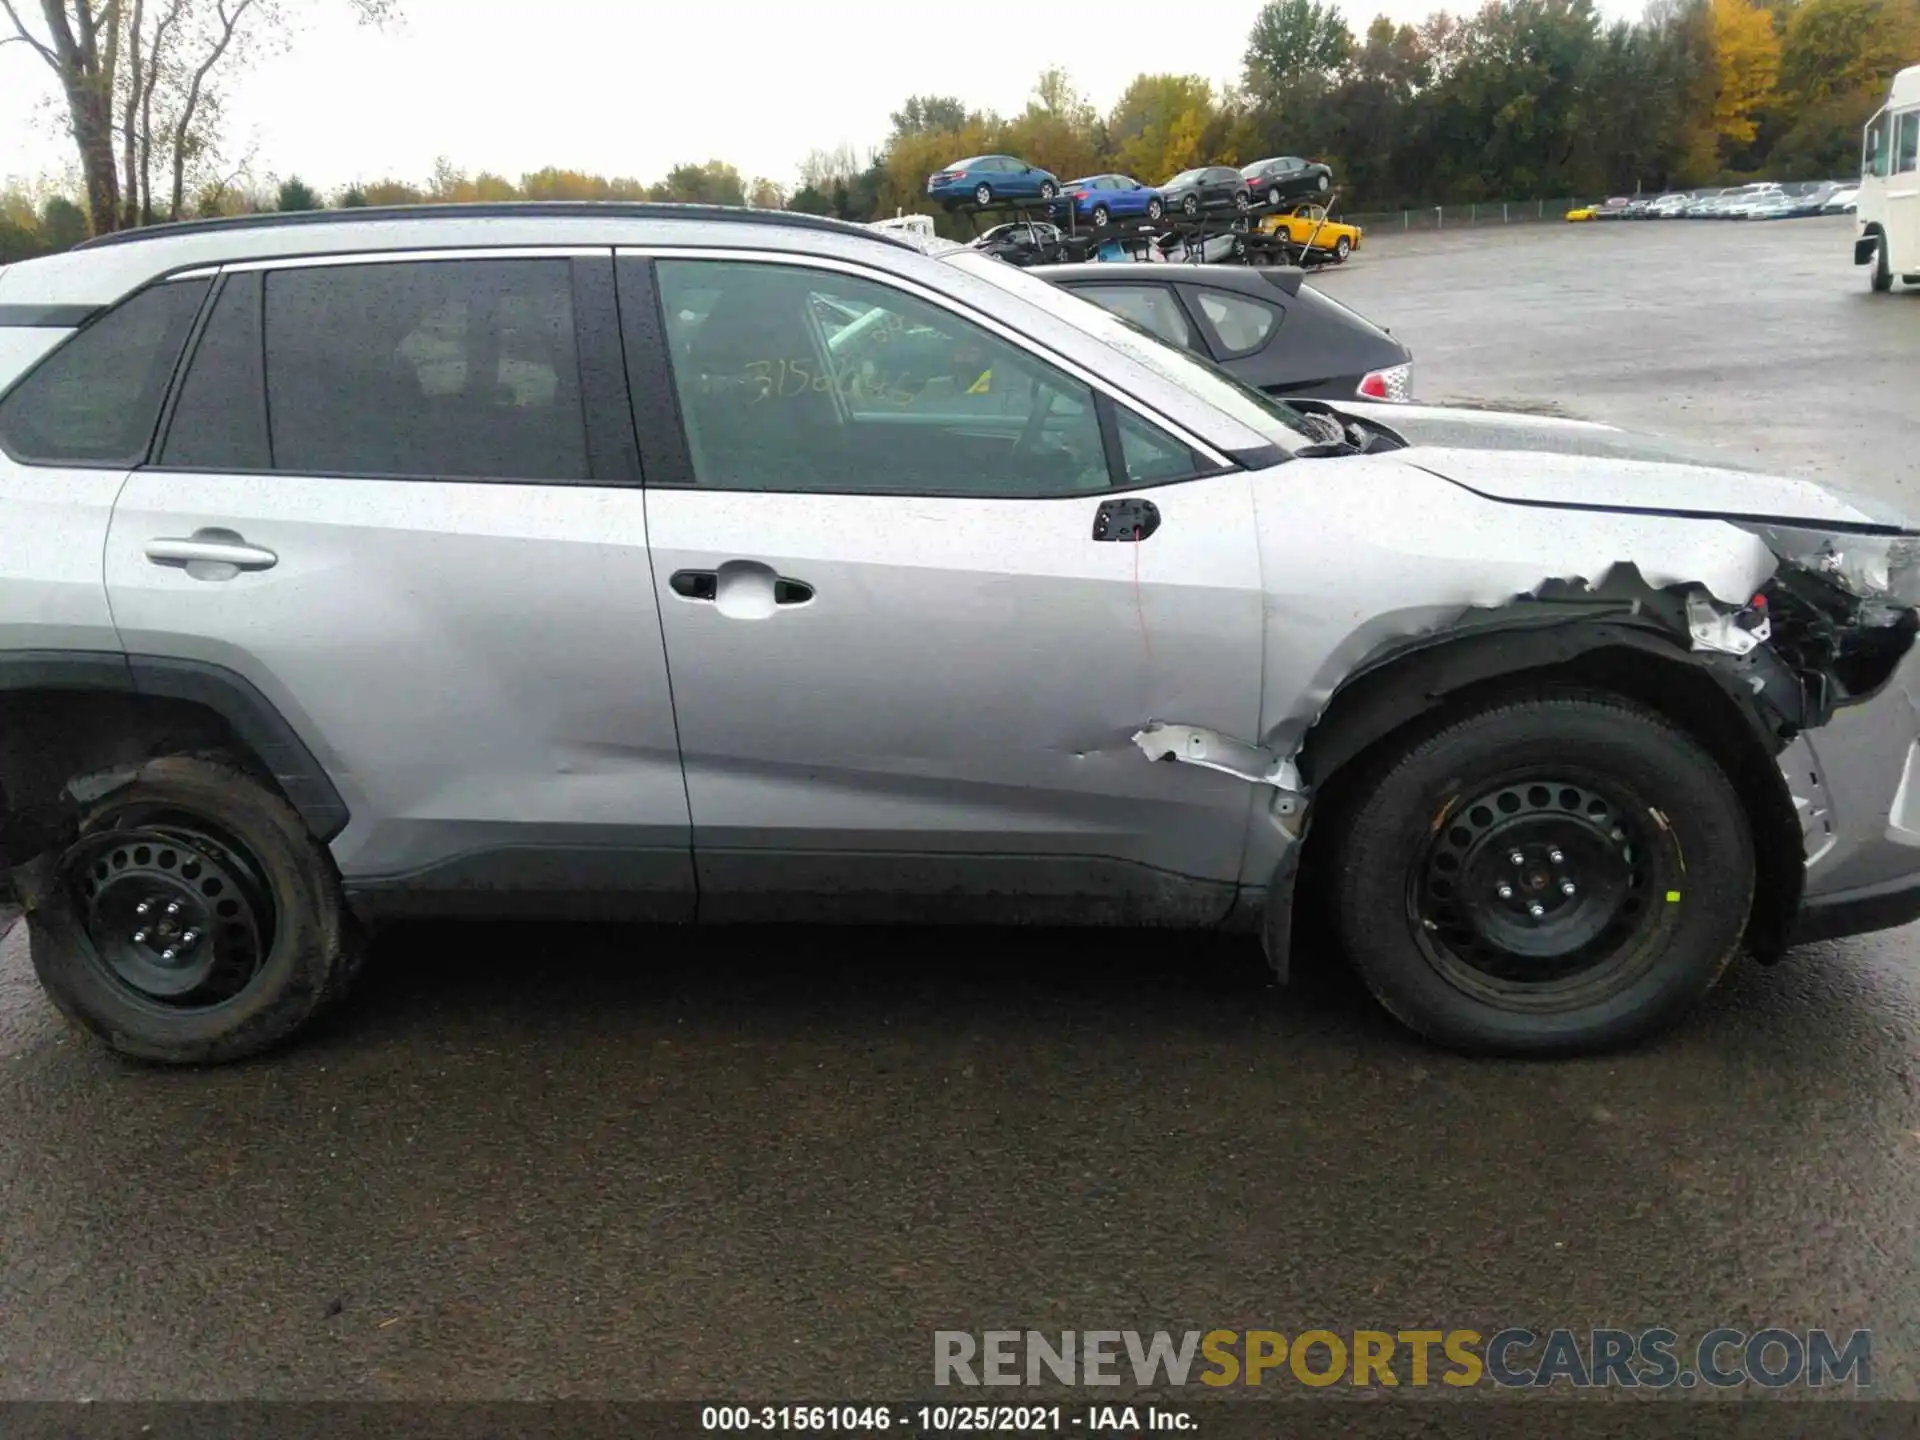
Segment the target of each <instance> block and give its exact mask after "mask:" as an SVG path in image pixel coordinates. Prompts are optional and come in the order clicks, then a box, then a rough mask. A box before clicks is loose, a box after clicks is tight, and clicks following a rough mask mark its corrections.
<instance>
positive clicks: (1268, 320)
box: [1191, 290, 1280, 355]
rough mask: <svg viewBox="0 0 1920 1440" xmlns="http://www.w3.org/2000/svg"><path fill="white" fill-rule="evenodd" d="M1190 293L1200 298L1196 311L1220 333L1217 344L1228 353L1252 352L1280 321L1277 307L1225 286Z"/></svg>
mask: <svg viewBox="0 0 1920 1440" xmlns="http://www.w3.org/2000/svg"><path fill="white" fill-rule="evenodd" d="M1191 293H1192V295H1193V298H1194V299H1195V300H1197V301H1199V302H1200V313H1201V314H1203V315H1205V316H1206V317H1207V323H1208V324H1209V325H1211V326H1213V333H1214V334H1215V335H1217V336H1219V337H1220V345H1221V348H1222V349H1223V350H1225V351H1226V353H1227V354H1229V355H1249V354H1252V353H1253V352H1254V351H1255V350H1258V349H1259V348H1260V347H1261V346H1262V345H1264V344H1266V343H1267V338H1268V337H1269V336H1270V335H1272V334H1273V331H1274V327H1275V326H1277V325H1278V324H1279V323H1280V312H1279V311H1278V310H1276V309H1274V308H1273V307H1272V306H1271V305H1263V304H1262V303H1261V302H1260V301H1258V300H1249V299H1248V298H1247V297H1246V296H1244V295H1231V294H1229V293H1227V292H1226V291H1225V290H1194V291H1192V292H1191Z"/></svg>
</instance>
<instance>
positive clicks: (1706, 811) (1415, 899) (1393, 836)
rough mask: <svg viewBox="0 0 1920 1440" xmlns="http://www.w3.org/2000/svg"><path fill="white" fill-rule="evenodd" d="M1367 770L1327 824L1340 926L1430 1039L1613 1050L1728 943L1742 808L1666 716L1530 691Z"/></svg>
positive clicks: (1607, 701)
mask: <svg viewBox="0 0 1920 1440" xmlns="http://www.w3.org/2000/svg"><path fill="white" fill-rule="evenodd" d="M1361 764H1362V770H1361V772H1359V773H1358V774H1357V775H1354V776H1348V777H1346V784H1345V785H1344V786H1337V787H1336V790H1337V791H1338V792H1340V793H1341V794H1343V795H1344V797H1345V798H1342V799H1340V800H1339V802H1338V804H1337V806H1336V807H1335V811H1334V813H1333V814H1332V815H1331V816H1329V817H1328V823H1329V824H1330V825H1331V826H1332V827H1333V834H1334V840H1333V844H1334V846H1335V849H1334V852H1333V859H1334V862H1335V868H1334V869H1333V870H1332V871H1331V872H1330V873H1331V874H1332V875H1333V876H1334V880H1333V887H1334V891H1335V894H1334V896H1333V901H1334V913H1335V916H1336V919H1337V923H1338V926H1339V930H1340V934H1341V937H1342V939H1343V941H1344V942H1345V946H1346V949H1347V951H1348V953H1349V954H1350V956H1351V957H1352V959H1353V961H1354V964H1355V966H1356V968H1357V969H1358V970H1359V971H1360V974H1361V976H1362V978H1363V979H1364V980H1365V981H1366V983H1367V986H1368V988H1369V989H1370V990H1372V991H1373V993H1374V995H1375V996H1376V997H1377V998H1378V999H1379V1000H1380V1002H1381V1003H1382V1004H1383V1005H1384V1006H1385V1007H1386V1008H1387V1010H1388V1011H1390V1012H1391V1013H1392V1014H1393V1015H1395V1016H1396V1017H1397V1018H1399V1019H1400V1020H1401V1021H1402V1022H1403V1023H1405V1024H1407V1025H1408V1026H1410V1027H1411V1028H1413V1029H1415V1030H1418V1031H1420V1032H1421V1033H1422V1034H1424V1035H1427V1036H1429V1037H1431V1038H1433V1039H1435V1040H1438V1041H1440V1042H1442V1043H1444V1044H1449V1045H1453V1046H1456V1047H1458V1048H1461V1049H1467V1050H1478V1051H1494V1052H1500V1053H1509V1054H1536V1055H1537V1054H1562V1053H1571V1052H1576V1051H1581V1050H1590V1049H1597V1048H1604V1047H1606V1046H1610V1045H1617V1044H1622V1043H1626V1042H1628V1041H1631V1040H1635V1039H1638V1038H1641V1037H1643V1036H1645V1035H1648V1034H1651V1033H1653V1032H1654V1031H1656V1030H1658V1029H1660V1028H1662V1027H1663V1026H1665V1025H1667V1024H1669V1023H1671V1022H1672V1021H1673V1020H1675V1019H1677V1018H1678V1017H1679V1016H1680V1015H1681V1014H1683V1013H1685V1011H1686V1010H1687V1009H1688V1008H1689V1007H1690V1006H1691V1005H1693V1004H1694V1002H1696V1001H1697V1000H1698V999H1699V997H1700V996H1701V995H1703V994H1705V993H1706V991H1707V990H1708V989H1709V988H1710V987H1711V986H1712V984H1713V983H1714V981H1715V980H1717V979H1718V978H1719V976H1720V974H1721V972H1722V971H1723V970H1724V969H1725V967H1726V965H1727V963H1728V962H1729V961H1730V960H1731V959H1732V957H1733V955H1734V953H1735V952H1736V951H1737V949H1738V947H1739V943H1740V938H1741V935H1742V933H1743V932H1744V930H1745V928H1746V920H1747V913H1748V909H1749V907H1750V905H1751V903H1752V896H1753V884H1754V865H1753V840H1752V836H1751V833H1750V830H1749V827H1748V822H1747V817H1746V812H1745V810H1744V809H1743V808H1742V806H1741V803H1740V799H1739V796H1738V795H1737V794H1736V793H1735V792H1734V789H1733V786H1732V785H1731V784H1730V783H1729V782H1728V780H1727V778H1726V776H1725V774H1724V773H1723V772H1722V771H1721V769H1720V767H1719V765H1718V764H1717V762H1716V761H1715V760H1714V758H1713V757H1712V756H1711V755H1710V754H1708V753H1707V752H1706V751H1705V750H1703V749H1702V748H1701V747H1700V745H1699V743H1698V742H1697V741H1695V740H1694V739H1693V738H1692V737H1691V736H1689V735H1688V734H1687V733H1686V732H1685V731H1683V730H1681V729H1680V728H1679V727H1677V726H1676V725H1674V724H1673V723H1672V722H1671V721H1669V720H1667V719H1666V718H1665V717H1663V716H1661V715H1658V714H1656V713H1654V712H1652V711H1650V710H1647V709H1645V708H1644V707H1642V706H1639V705H1636V704H1634V703H1632V702H1630V701H1627V700H1624V699H1622V698H1620V697H1617V696H1611V695H1603V694H1598V693H1595V692H1591V691H1580V690H1564V691H1563V690H1552V691H1545V692H1538V693H1533V694H1526V695H1520V696H1516V697H1513V698H1510V699H1508V700H1504V701H1500V702H1496V703H1491V704H1488V705H1486V706H1485V707H1484V708H1482V709H1479V710H1477V711H1474V712H1471V713H1466V714H1462V715H1458V716H1455V717H1453V718H1451V719H1450V720H1448V721H1446V722H1444V723H1438V724H1436V725H1435V726H1433V727H1431V728H1429V729H1428V730H1426V731H1424V732H1420V733H1416V734H1413V735H1411V736H1409V737H1408V738H1406V739H1405V740H1403V741H1401V742H1399V743H1398V744H1397V745H1390V746H1388V747H1384V748H1383V749H1381V750H1380V751H1378V752H1376V754H1375V755H1374V756H1373V757H1372V758H1370V759H1369V760H1367V761H1364V762H1361ZM1322 803H1326V802H1324V801H1323V802H1322Z"/></svg>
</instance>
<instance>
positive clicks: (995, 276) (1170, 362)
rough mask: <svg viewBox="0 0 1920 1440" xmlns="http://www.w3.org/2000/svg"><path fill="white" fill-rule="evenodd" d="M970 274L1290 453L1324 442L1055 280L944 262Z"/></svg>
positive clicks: (1294, 418)
mask: <svg viewBox="0 0 1920 1440" xmlns="http://www.w3.org/2000/svg"><path fill="white" fill-rule="evenodd" d="M946 258H947V263H948V264H950V265H957V266H959V267H960V268H961V269H963V270H965V271H966V272H967V273H968V274H970V275H977V276H979V277H980V278H981V279H982V280H986V281H990V282H991V283H992V284H994V285H997V286H999V287H1000V288H1001V289H1002V290H1006V291H1009V292H1010V293H1012V294H1015V295H1018V296H1019V297H1020V298H1021V299H1023V300H1029V301H1031V302H1032V303H1033V304H1035V305H1037V306H1039V307H1040V308H1041V309H1042V310H1044V311H1046V312H1047V313H1048V314H1049V315H1052V316H1053V317H1055V318H1056V319H1059V320H1065V321H1066V322H1067V323H1068V324H1070V325H1072V326H1073V327H1074V328H1075V329H1076V330H1081V331H1084V332H1085V333H1086V334H1088V335H1090V336H1092V337H1093V338H1094V339H1096V340H1099V341H1102V342H1104V343H1105V344H1108V345H1111V346H1112V347H1113V348H1114V349H1115V350H1118V351H1119V352H1120V353H1121V354H1123V355H1125V356H1126V357H1127V358H1128V359H1129V360H1133V361H1136V362H1137V363H1139V364H1141V365H1144V366H1146V367H1147V368H1148V369H1149V370H1151V371H1153V372H1154V373H1155V374H1156V375H1158V376H1160V377H1161V378H1162V379H1163V380H1167V381H1170V382H1171V383H1173V384H1175V385H1178V386H1180V387H1181V388H1182V389H1183V390H1186V391H1188V392H1190V393H1191V394H1193V395H1196V396H1198V397H1199V398H1200V399H1201V400H1203V401H1205V402H1206V403H1207V404H1209V405H1211V406H1213V407H1214V409H1216V410H1219V411H1220V412H1222V413H1223V414H1225V415H1227V416H1229V417H1231V418H1232V419H1233V420H1235V421H1237V422H1239V423H1240V424H1242V425H1244V426H1246V427H1247V428H1248V429H1250V430H1253V431H1255V432H1257V433H1258V434H1260V435H1261V436H1262V437H1264V438H1265V439H1267V440H1270V441H1272V442H1273V443H1274V444H1275V445H1278V446H1279V447H1280V448H1281V449H1282V450H1285V451H1287V452H1288V453H1289V454H1291V453H1292V452H1293V451H1295V450H1298V449H1300V448H1302V446H1303V444H1312V443H1314V442H1315V441H1318V440H1319V439H1321V438H1322V437H1321V435H1320V432H1319V431H1317V430H1315V429H1314V428H1313V427H1312V426H1311V425H1309V424H1308V423H1307V422H1306V420H1305V419H1304V418H1303V417H1302V415H1301V413H1300V412H1299V411H1298V410H1295V409H1294V408H1293V407H1292V406H1291V405H1287V404H1283V403H1282V402H1281V401H1278V400H1275V399H1272V398H1271V397H1269V396H1267V395H1263V394H1261V393H1260V392H1259V391H1258V390H1255V389H1254V388H1253V387H1252V386H1250V385H1243V384H1242V383H1241V382H1240V381H1238V380H1236V379H1234V378H1233V376H1231V375H1229V374H1228V373H1227V372H1226V371H1224V370H1222V369H1221V368H1220V367H1219V366H1217V365H1215V364H1214V363H1213V362H1212V361H1211V360H1203V359H1201V358H1200V357H1199V356H1197V355H1193V354H1190V353H1189V352H1187V351H1185V350H1180V349H1176V348H1175V347H1174V346H1172V345H1169V344H1167V343H1166V342H1165V341H1164V340H1161V339H1159V338H1158V337H1157V336H1155V335H1153V334H1151V333H1149V332H1148V331H1146V330H1143V329H1141V328H1140V327H1139V326H1138V325H1135V324H1133V323H1132V322H1130V321H1127V320H1123V319H1121V318H1120V317H1119V316H1118V315H1115V314H1114V313H1112V312H1111V311H1110V310H1107V309H1105V308H1103V307H1102V306H1099V305H1096V304H1094V303H1093V302H1092V301H1091V300H1083V299H1081V298H1080V297H1079V296H1078V295H1074V294H1072V293H1070V292H1069V291H1067V290H1065V289H1063V288H1062V287H1060V286H1058V285H1055V284H1053V283H1052V282H1051V281H1048V280H1042V279H1040V278H1039V277H1038V276H1035V275H1029V274H1027V272H1026V271H1024V270H1021V269H1019V268H1017V267H1016V266H1012V265H1009V264H1007V263H1006V262H1005V261H1002V260H993V259H989V258H988V257H987V256H985V255H980V254H977V253H975V252H973V251H965V252H962V253H960V254H957V255H951V256H948V257H946Z"/></svg>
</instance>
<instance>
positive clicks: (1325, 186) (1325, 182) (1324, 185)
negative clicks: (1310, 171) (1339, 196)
mask: <svg viewBox="0 0 1920 1440" xmlns="http://www.w3.org/2000/svg"><path fill="white" fill-rule="evenodd" d="M1319 184H1320V193H1321V194H1322V195H1324V194H1326V193H1327V191H1329V190H1331V189H1332V188H1333V182H1332V181H1331V180H1329V179H1328V178H1327V177H1326V176H1324V175H1322V176H1321V177H1320V181H1319Z"/></svg>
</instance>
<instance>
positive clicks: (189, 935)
mask: <svg viewBox="0 0 1920 1440" xmlns="http://www.w3.org/2000/svg"><path fill="white" fill-rule="evenodd" d="M1560 888H1561V889H1563V890H1565V891H1566V892H1567V893H1568V894H1569V895H1571V894H1572V893H1573V887H1572V886H1571V885H1563V886H1561V887H1560ZM199 939H200V932H199V931H198V930H189V931H187V932H186V933H185V934H184V935H182V936H181V937H180V943H181V944H182V945H192V944H194V943H196V942H197V941H198V940H199Z"/></svg>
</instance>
